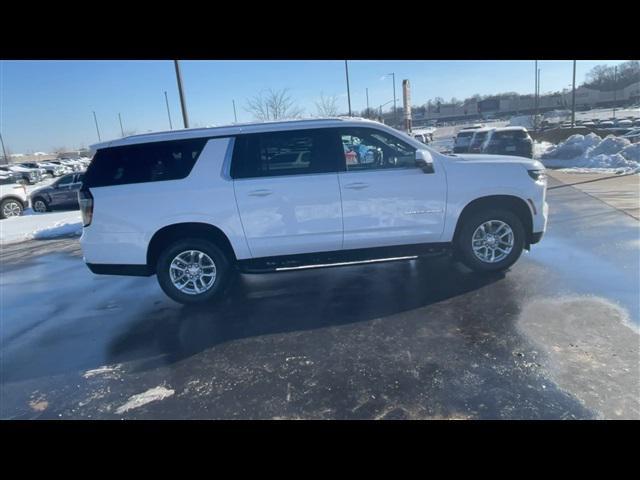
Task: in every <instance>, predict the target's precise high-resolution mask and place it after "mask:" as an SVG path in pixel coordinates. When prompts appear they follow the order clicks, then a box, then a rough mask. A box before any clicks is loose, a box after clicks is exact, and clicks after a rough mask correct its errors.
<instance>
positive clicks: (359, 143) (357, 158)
mask: <svg viewBox="0 0 640 480" xmlns="http://www.w3.org/2000/svg"><path fill="white" fill-rule="evenodd" d="M340 138H341V140H342V148H343V151H344V158H345V162H346V165H347V171H352V170H376V169H384V168H414V167H415V165H416V149H415V148H413V147H412V146H410V145H409V144H407V143H405V142H403V141H402V140H400V139H399V138H396V137H395V136H393V135H390V134H388V133H386V132H383V131H380V130H374V129H371V128H353V129H341V130H340Z"/></svg>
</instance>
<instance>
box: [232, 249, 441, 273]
mask: <svg viewBox="0 0 640 480" xmlns="http://www.w3.org/2000/svg"><path fill="white" fill-rule="evenodd" d="M450 251H451V244H450V243H432V244H422V245H402V246H398V247H381V248H367V249H354V250H338V251H334V252H321V253H305V254H298V255H283V256H278V257H264V258H252V259H248V260H239V261H238V267H239V269H240V271H241V272H242V273H271V272H284V271H291V270H306V269H311V268H330V267H342V266H347V265H362V264H368V263H380V262H395V261H401V260H412V259H414V258H417V257H424V256H432V255H440V254H443V253H449V252H450Z"/></svg>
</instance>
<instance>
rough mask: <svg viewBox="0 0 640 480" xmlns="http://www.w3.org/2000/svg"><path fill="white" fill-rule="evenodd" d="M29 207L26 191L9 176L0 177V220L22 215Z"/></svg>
mask: <svg viewBox="0 0 640 480" xmlns="http://www.w3.org/2000/svg"><path fill="white" fill-rule="evenodd" d="M28 205H29V200H28V197H27V189H26V188H25V187H24V185H22V184H20V183H16V181H15V180H14V179H13V178H12V177H11V176H5V175H0V218H9V217H17V216H19V215H22V212H24V209H25V208H27V206H28Z"/></svg>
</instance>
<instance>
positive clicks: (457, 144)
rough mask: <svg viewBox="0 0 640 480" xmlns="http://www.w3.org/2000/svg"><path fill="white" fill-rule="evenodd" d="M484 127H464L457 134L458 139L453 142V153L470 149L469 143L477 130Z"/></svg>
mask: <svg viewBox="0 0 640 480" xmlns="http://www.w3.org/2000/svg"><path fill="white" fill-rule="evenodd" d="M479 128H482V127H480V126H477V127H476V126H473V127H469V128H463V129H462V130H460V131H459V132H458V135H456V139H455V140H454V142H453V153H466V152H468V151H469V144H470V143H471V137H473V134H474V132H475V130H477V129H479Z"/></svg>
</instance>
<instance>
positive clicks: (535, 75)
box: [533, 60, 538, 130]
mask: <svg viewBox="0 0 640 480" xmlns="http://www.w3.org/2000/svg"><path fill="white" fill-rule="evenodd" d="M533 85H534V87H533V108H534V113H533V128H534V130H535V129H537V127H538V60H536V61H535V70H534V72H533Z"/></svg>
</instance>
